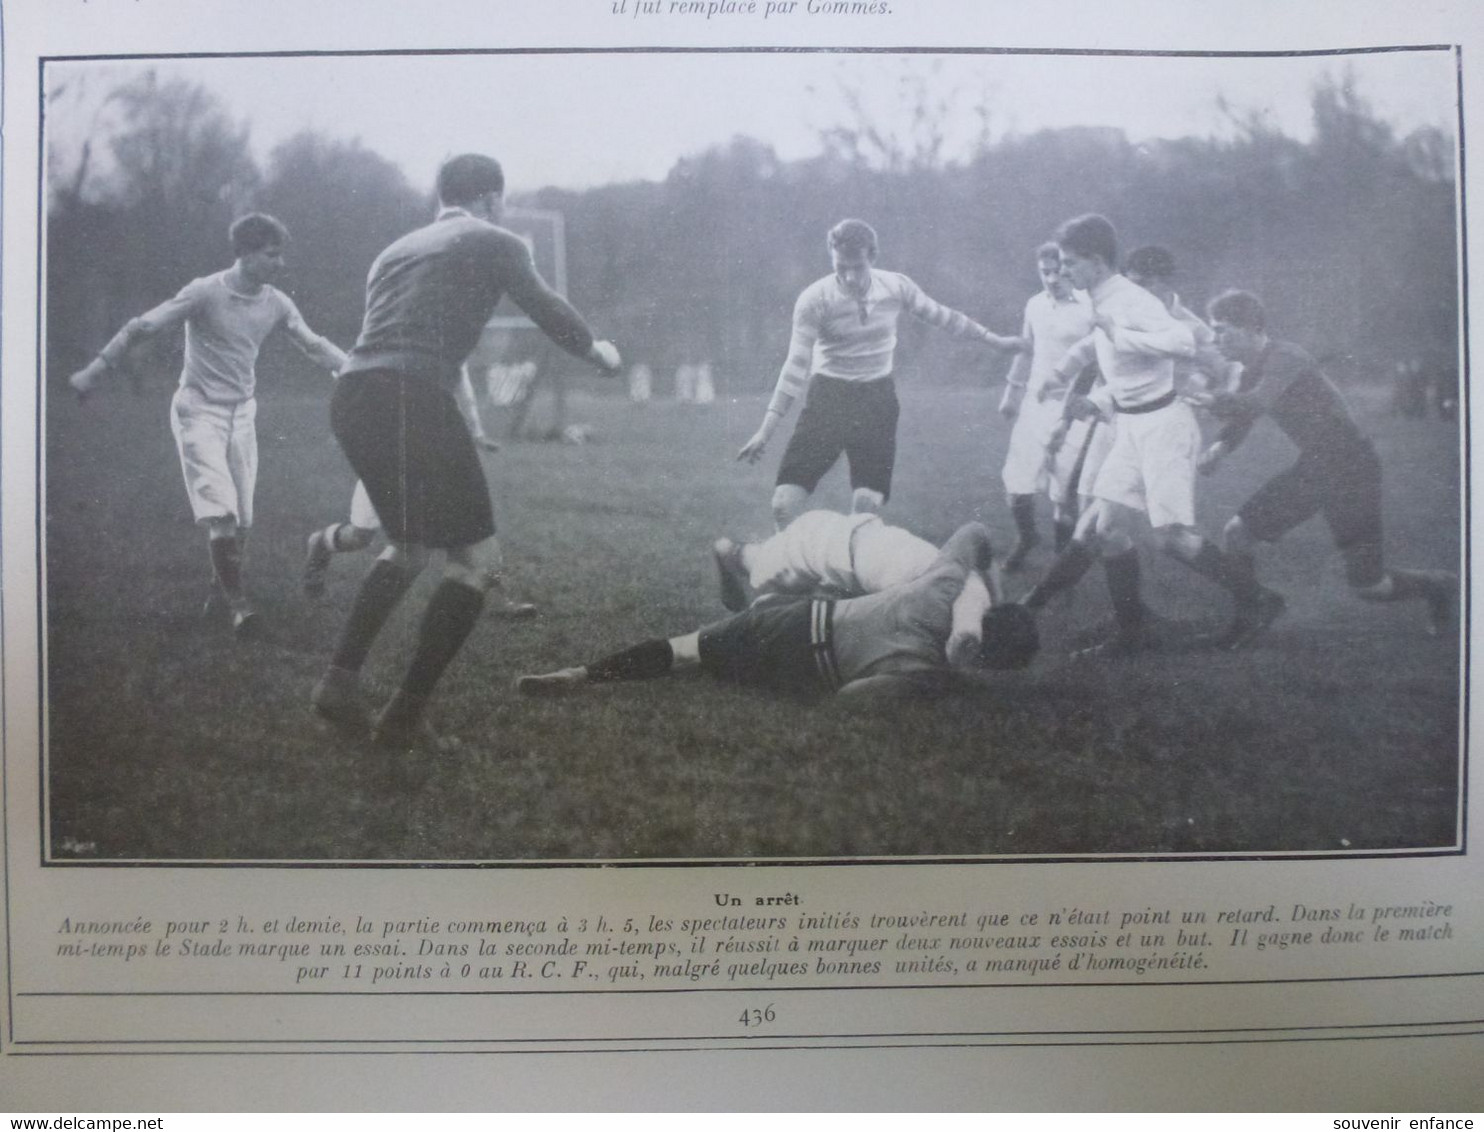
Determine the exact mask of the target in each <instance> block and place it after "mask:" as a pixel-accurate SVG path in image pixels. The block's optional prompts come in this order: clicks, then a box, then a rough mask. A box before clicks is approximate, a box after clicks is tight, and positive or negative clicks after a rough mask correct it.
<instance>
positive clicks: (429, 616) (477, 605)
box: [402, 578, 484, 699]
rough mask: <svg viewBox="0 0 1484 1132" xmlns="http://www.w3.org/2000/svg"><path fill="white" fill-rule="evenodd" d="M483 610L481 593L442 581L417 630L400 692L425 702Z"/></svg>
mask: <svg viewBox="0 0 1484 1132" xmlns="http://www.w3.org/2000/svg"><path fill="white" fill-rule="evenodd" d="M483 608H484V591H483V590H480V589H475V588H474V587H473V586H468V585H465V584H464V583H463V582H457V581H454V580H453V579H452V578H444V579H443V581H441V582H439V583H438V588H437V589H436V590H434V591H433V596H432V598H430V599H429V601H428V608H427V610H426V611H425V612H424V613H423V621H422V626H421V627H420V628H419V629H418V634H417V648H416V649H414V650H413V653H412V663H411V664H409V665H408V666H407V675H406V676H405V677H404V678H403V680H402V692H403V693H404V694H405V695H408V696H415V697H418V698H420V699H426V698H427V697H428V696H429V695H430V694H431V693H432V691H433V689H434V687H436V686H437V684H438V679H439V677H441V676H442V675H443V670H444V669H445V668H447V667H448V665H449V662H450V661H451V660H453V658H454V657H455V656H457V655H458V652H459V649H461V648H463V647H464V641H465V639H466V638H467V637H468V636H469V632H470V630H471V629H473V628H474V625H475V623H476V622H477V621H478V620H479V614H480V611H481V610H482V609H483Z"/></svg>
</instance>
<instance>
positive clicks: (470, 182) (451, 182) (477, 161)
mask: <svg viewBox="0 0 1484 1132" xmlns="http://www.w3.org/2000/svg"><path fill="white" fill-rule="evenodd" d="M504 191H505V170H503V169H501V168H500V163H499V162H498V161H496V160H495V159H494V158H493V157H486V156H485V155H484V154H482V153H461V154H459V156H457V157H450V158H449V159H448V160H447V161H445V162H444V163H443V165H442V166H441V167H440V168H439V170H438V199H439V200H440V201H442V202H443V203H444V204H452V205H463V204H473V203H474V202H475V201H476V200H478V199H479V198H480V197H482V196H484V195H485V194H486V193H503V192H504Z"/></svg>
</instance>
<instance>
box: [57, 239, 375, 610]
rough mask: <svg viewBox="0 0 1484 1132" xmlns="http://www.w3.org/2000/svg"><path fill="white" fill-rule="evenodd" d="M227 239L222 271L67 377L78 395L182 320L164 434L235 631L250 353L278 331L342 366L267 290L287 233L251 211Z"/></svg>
mask: <svg viewBox="0 0 1484 1132" xmlns="http://www.w3.org/2000/svg"><path fill="white" fill-rule="evenodd" d="M228 235H229V238H230V240H231V242H232V252H233V254H234V255H235V256H236V262H235V263H233V265H232V266H231V267H229V268H227V270H225V271H221V272H218V273H217V274H215V275H207V276H203V277H202V278H200V279H193V280H192V281H191V282H189V283H187V284H186V285H185V286H184V287H183V288H181V291H180V293H179V294H178V295H176V296H175V298H173V299H170V300H169V301H168V302H165V303H161V304H160V305H159V306H157V307H155V308H154V309H153V310H150V311H146V312H145V313H144V314H142V315H140V316H139V317H138V318H135V319H131V320H130V321H129V322H128V323H126V324H125V325H124V327H123V329H122V330H120V331H119V332H118V333H117V334H115V335H114V336H113V338H112V339H111V340H110V341H109V343H108V344H107V345H106V346H104V347H103V349H102V350H101V351H99V354H98V356H97V358H95V359H94V360H93V361H92V362H90V363H89V364H88V365H87V366H85V367H84V368H83V369H81V370H79V371H78V372H77V373H75V374H73V375H72V376H71V378H69V381H70V382H71V385H72V388H73V389H74V390H76V391H77V394H78V396H79V397H82V398H86V397H87V395H88V394H89V393H90V392H92V390H93V388H94V386H96V385H97V383H98V381H99V379H100V378H102V377H103V375H104V374H105V373H107V372H108V371H109V370H113V369H117V368H119V367H120V366H121V365H122V364H123V362H124V359H125V357H126V355H127V354H128V352H129V349H130V348H131V347H132V346H133V345H134V344H135V343H136V342H139V341H140V340H142V339H145V338H150V337H152V336H154V335H156V334H159V333H161V332H163V331H166V330H169V329H171V328H172V327H175V326H178V325H180V324H181V323H184V324H185V364H184V366H183V367H182V369H181V374H180V388H179V389H177V390H176V392H175V396H174V398H173V399H172V400H171V402H170V429H171V432H172V433H173V434H174V436H175V444H176V447H177V448H178V449H179V451H180V467H181V471H182V473H183V474H184V476H185V486H186V494H187V495H188V496H189V497H190V501H191V512H192V513H193V514H194V515H195V518H196V522H197V523H198V524H199V525H201V526H203V527H205V528H206V537H207V540H208V542H207V545H208V547H209V548H210V552H211V567H212V575H213V577H214V579H215V582H214V587H213V591H212V597H211V598H209V599H208V601H207V608H208V609H210V608H211V607H212V605H213V603H214V599H215V596H216V591H217V588H219V589H220V591H221V593H222V595H223V596H225V597H226V599H227V604H228V608H229V609H230V611H231V619H232V629H233V631H234V632H236V633H238V634H242V633H245V632H247V631H248V630H249V629H250V628H251V627H252V625H253V624H254V619H255V614H254V611H253V608H252V604H251V603H250V602H249V600H248V598H247V594H246V592H245V591H244V589H243V585H242V554H243V548H244V546H245V544H246V542H247V533H248V531H249V530H250V529H251V527H252V522H253V493H254V490H255V488H256V485H257V477H258V436H257V429H256V425H255V421H256V418H257V401H256V399H255V397H254V394H255V392H256V386H257V371H256V366H257V360H258V351H259V349H260V348H261V346H262V344H263V341H264V339H266V338H267V337H268V335H270V334H271V333H273V331H274V330H277V329H278V328H280V327H282V328H283V329H284V330H285V331H286V332H287V333H288V335H289V338H290V340H291V341H292V342H293V343H294V345H296V346H298V347H299V349H300V350H302V351H303V352H304V353H305V354H306V355H308V356H309V357H310V358H311V359H313V360H314V361H317V362H319V363H320V364H321V365H323V366H324V367H325V368H326V369H328V370H330V371H331V372H332V373H334V372H337V371H338V370H339V369H340V368H341V367H342V366H343V365H344V364H345V354H343V353H342V352H341V351H340V349H339V348H338V347H337V346H336V345H335V344H334V343H333V342H330V341H329V340H328V339H325V338H321V337H320V336H319V335H317V334H315V333H314V332H313V331H312V330H310V329H309V327H308V325H307V324H306V323H305V322H304V319H303V317H302V316H301V315H300V314H299V310H298V308H297V307H295V306H294V303H293V300H292V299H290V298H289V297H288V296H287V295H285V294H284V293H283V292H282V291H280V290H278V288H276V287H274V286H272V282H273V280H275V279H277V278H278V277H279V276H280V275H282V274H283V249H284V244H285V243H287V242H288V229H286V228H285V227H284V226H283V225H282V224H280V223H279V222H278V221H277V220H275V219H273V217H271V216H265V215H263V214H261V213H253V214H251V215H248V216H244V217H242V218H241V219H239V220H238V221H236V222H235V223H234V224H233V225H232V227H231V229H230V231H229V233H228Z"/></svg>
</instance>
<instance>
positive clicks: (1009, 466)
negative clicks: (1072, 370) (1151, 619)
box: [1000, 243, 1092, 570]
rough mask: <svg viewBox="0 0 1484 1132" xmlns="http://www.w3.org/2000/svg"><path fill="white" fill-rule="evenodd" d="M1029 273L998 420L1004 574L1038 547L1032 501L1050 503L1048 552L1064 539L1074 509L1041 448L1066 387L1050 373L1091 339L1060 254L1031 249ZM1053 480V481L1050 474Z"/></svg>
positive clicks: (1088, 314)
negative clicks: (1006, 537) (1043, 497)
mask: <svg viewBox="0 0 1484 1132" xmlns="http://www.w3.org/2000/svg"><path fill="white" fill-rule="evenodd" d="M1036 267H1037V270H1038V271H1039V272H1040V275H1041V286H1042V290H1041V291H1039V292H1038V293H1036V294H1034V295H1032V296H1031V297H1030V299H1029V301H1027V302H1026V304H1025V318H1024V320H1023V323H1022V328H1021V331H1020V336H1021V338H1023V339H1024V340H1025V342H1026V344H1027V346H1028V349H1027V350H1026V351H1024V352H1022V353H1020V354H1017V355H1016V357H1015V361H1014V362H1013V363H1011V366H1010V372H1009V373H1008V374H1007V375H1006V377H1005V392H1004V395H1003V396H1002V397H1001V398H1000V413H1001V414H1002V415H1003V416H1005V417H1006V418H1007V419H1010V420H1013V421H1014V422H1015V425H1014V427H1013V428H1012V429H1011V431H1010V447H1009V451H1008V452H1007V453H1006V455H1005V467H1004V470H1003V472H1002V477H1003V479H1004V481H1005V494H1006V496H1007V497H1008V500H1009V504H1010V515H1011V517H1012V518H1013V519H1014V520H1015V534H1016V542H1015V546H1014V547H1013V548H1012V549H1011V551H1010V554H1009V556H1008V557H1007V558H1006V559H1005V569H1006V570H1017V569H1019V568H1020V566H1021V564H1022V563H1023V562H1024V561H1025V559H1026V556H1027V555H1028V554H1029V553H1030V552H1031V551H1032V550H1033V549H1035V547H1036V546H1037V545H1038V544H1039V543H1040V541H1041V539H1040V535H1039V534H1038V533H1037V531H1036V496H1037V495H1039V494H1041V493H1042V492H1047V493H1049V494H1050V496H1051V500H1052V509H1053V516H1052V521H1053V523H1054V525H1055V528H1056V548H1057V549H1058V550H1060V549H1062V547H1063V546H1065V545H1066V543H1067V541H1068V540H1069V539H1070V538H1071V535H1072V527H1073V525H1074V524H1075V522H1076V512H1075V510H1071V513H1070V514H1068V504H1069V503H1071V507H1073V508H1075V502H1073V501H1070V500H1069V499H1068V496H1069V495H1071V492H1070V491H1069V490H1068V485H1067V484H1065V483H1064V482H1063V481H1064V479H1065V477H1066V475H1067V474H1068V471H1069V470H1068V469H1059V468H1056V467H1055V466H1053V465H1052V464H1051V463H1050V462H1048V461H1047V459H1046V446H1047V443H1048V441H1049V440H1050V437H1051V433H1052V431H1053V430H1054V429H1055V428H1056V426H1057V424H1058V423H1059V422H1060V420H1061V417H1062V403H1063V401H1064V400H1065V399H1066V396H1067V389H1068V386H1067V384H1066V383H1065V382H1063V381H1062V380H1061V379H1060V377H1059V376H1058V375H1057V371H1056V366H1057V365H1058V363H1060V362H1061V360H1062V359H1063V358H1064V357H1065V356H1066V353H1067V351H1068V350H1069V349H1071V348H1072V347H1073V346H1074V345H1076V344H1077V343H1078V342H1080V341H1081V340H1082V339H1084V338H1086V337H1087V335H1089V334H1091V333H1092V306H1091V304H1089V303H1088V302H1087V301H1086V299H1085V298H1079V297H1078V296H1077V293H1076V292H1075V291H1074V290H1073V288H1072V284H1071V282H1070V281H1069V280H1068V279H1067V278H1066V276H1065V275H1064V274H1063V273H1062V269H1061V249H1060V248H1059V247H1057V245H1056V244H1052V243H1047V244H1042V245H1041V246H1040V247H1039V248H1037V249H1036ZM1054 473H1060V474H1054Z"/></svg>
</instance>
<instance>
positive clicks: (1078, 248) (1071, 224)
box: [1056, 212, 1118, 267]
mask: <svg viewBox="0 0 1484 1132" xmlns="http://www.w3.org/2000/svg"><path fill="white" fill-rule="evenodd" d="M1056 242H1057V243H1058V244H1060V245H1061V246H1062V249H1063V250H1064V251H1069V252H1071V253H1072V254H1073V255H1080V256H1088V257H1091V258H1095V259H1100V260H1102V261H1103V262H1104V263H1106V264H1107V265H1108V266H1109V267H1112V266H1113V265H1114V264H1115V263H1117V262H1118V232H1117V230H1116V229H1115V228H1114V227H1113V222H1112V221H1111V220H1109V219H1108V218H1107V217H1106V216H1099V215H1098V214H1097V213H1095V212H1089V213H1087V214H1086V215H1085V216H1076V217H1073V218H1072V219H1071V220H1068V221H1067V222H1066V223H1065V224H1063V225H1062V226H1061V227H1060V228H1058V229H1057V232H1056Z"/></svg>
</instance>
